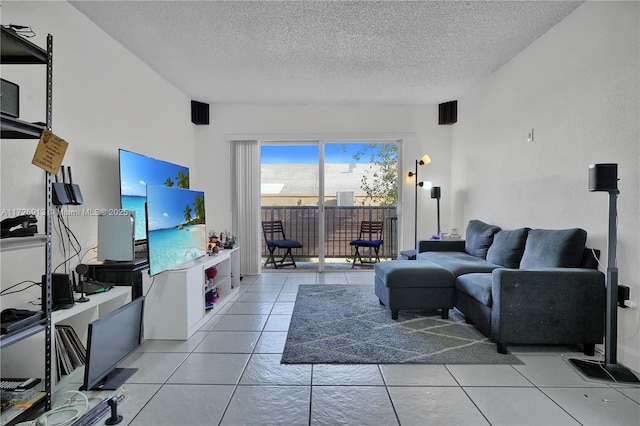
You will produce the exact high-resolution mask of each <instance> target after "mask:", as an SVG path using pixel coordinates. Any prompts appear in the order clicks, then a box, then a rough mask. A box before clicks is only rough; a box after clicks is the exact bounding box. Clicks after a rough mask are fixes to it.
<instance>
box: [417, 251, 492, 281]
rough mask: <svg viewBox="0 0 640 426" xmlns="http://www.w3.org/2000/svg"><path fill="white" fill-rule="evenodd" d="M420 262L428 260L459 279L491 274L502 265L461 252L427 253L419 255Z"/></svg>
mask: <svg viewBox="0 0 640 426" xmlns="http://www.w3.org/2000/svg"><path fill="white" fill-rule="evenodd" d="M418 260H428V261H430V262H433V263H435V264H437V265H440V266H441V267H443V268H445V269H447V270H448V271H450V272H451V273H452V274H453V275H454V276H456V277H458V276H460V275H463V274H469V273H473V272H491V271H493V270H494V269H496V268H500V265H496V264H494V263H491V262H488V261H486V260H484V259H480V258H478V257H475V256H471V255H470V254H467V253H463V252H460V251H425V252H422V253H418Z"/></svg>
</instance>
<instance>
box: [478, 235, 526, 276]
mask: <svg viewBox="0 0 640 426" xmlns="http://www.w3.org/2000/svg"><path fill="white" fill-rule="evenodd" d="M527 234H529V228H520V229H514V230H513V231H500V232H498V233H497V234H496V235H494V236H493V244H491V247H489V250H488V251H487V260H488V261H489V262H491V263H495V264H496V265H500V266H504V267H505V268H517V267H518V266H520V260H521V259H522V255H523V253H524V244H525V242H526V241H527Z"/></svg>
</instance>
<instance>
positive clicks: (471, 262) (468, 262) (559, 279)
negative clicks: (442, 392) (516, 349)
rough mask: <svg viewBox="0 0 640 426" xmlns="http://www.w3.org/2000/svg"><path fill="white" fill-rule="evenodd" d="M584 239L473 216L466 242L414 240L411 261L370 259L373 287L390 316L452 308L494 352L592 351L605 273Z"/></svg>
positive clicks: (581, 234) (575, 233) (599, 331)
mask: <svg viewBox="0 0 640 426" xmlns="http://www.w3.org/2000/svg"><path fill="white" fill-rule="evenodd" d="M586 238H587V233H586V231H584V230H582V229H579V228H574V229H564V230H546V229H529V228H521V229H516V230H502V229H501V228H500V227H498V226H495V225H489V224H487V223H484V222H481V221H479V220H472V221H470V222H469V225H468V227H467V230H466V233H465V240H457V241H437V240H427V241H420V242H419V246H418V254H417V259H416V260H395V261H391V262H383V263H380V264H377V265H376V271H375V272H376V285H375V291H376V294H377V295H378V298H379V299H380V303H381V304H384V305H386V306H387V307H389V309H391V312H392V317H393V316H395V317H396V318H397V315H398V311H399V310H403V309H433V308H440V309H442V311H443V315H442V316H443V318H446V314H445V312H448V309H449V308H451V307H455V308H457V309H458V310H459V311H460V312H462V313H463V314H464V315H465V318H466V319H467V321H468V322H470V323H473V324H474V325H475V326H476V327H477V328H478V329H479V330H480V331H482V332H483V333H484V334H486V335H487V336H489V337H491V338H492V339H493V340H494V341H495V342H496V343H497V350H498V352H500V353H506V352H507V345H508V344H582V345H583V350H584V353H585V354H587V355H593V353H594V348H595V345H596V344H599V343H602V341H603V337H604V321H605V313H604V312H605V277H604V274H603V273H602V272H600V271H598V270H597V266H598V264H597V256H598V255H599V253H598V252H597V251H596V250H591V249H589V248H586V247H585V243H586ZM442 270H444V271H442ZM434 271H439V272H440V273H439V274H438V275H437V277H435V279H433V280H432V279H431V277H430V275H431V274H433V273H434ZM445 272H448V273H449V274H448V275H449V276H450V278H447V274H446V273H445ZM434 282H436V283H437V284H434ZM434 286H436V287H437V291H438V292H439V294H438V295H437V297H436V298H435V299H432V298H431V297H430V291H432V290H433V289H432V288H431V287H434ZM443 292H445V293H446V292H449V293H446V295H445V296H443V294H445V293H443ZM434 300H435V302H434ZM434 303H435V304H434Z"/></svg>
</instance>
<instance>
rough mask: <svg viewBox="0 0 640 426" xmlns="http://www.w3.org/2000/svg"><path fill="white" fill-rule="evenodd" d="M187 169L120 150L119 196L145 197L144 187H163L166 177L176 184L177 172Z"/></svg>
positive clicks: (187, 172) (186, 168) (187, 170)
mask: <svg viewBox="0 0 640 426" xmlns="http://www.w3.org/2000/svg"><path fill="white" fill-rule="evenodd" d="M180 170H183V171H184V172H185V173H186V174H189V168H188V167H184V166H180V165H177V164H173V163H169V162H167V161H162V160H157V159H155V158H151V157H146V156H144V155H140V154H136V153H133V152H129V151H125V150H123V149H121V150H120V194H121V195H134V196H137V197H144V196H146V189H145V187H146V185H164V182H165V180H167V178H168V177H170V178H171V180H173V182H174V183H175V184H176V185H177V184H178V172H179V171H180Z"/></svg>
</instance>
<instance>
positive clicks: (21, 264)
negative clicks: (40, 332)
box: [0, 1, 197, 304]
mask: <svg viewBox="0 0 640 426" xmlns="http://www.w3.org/2000/svg"><path fill="white" fill-rule="evenodd" d="M9 23H13V24H21V25H30V26H31V27H32V28H33V30H34V31H35V32H36V33H37V36H36V37H35V38H33V39H31V41H33V42H34V43H35V44H37V45H39V46H42V47H46V36H47V33H50V34H52V35H53V131H54V133H55V134H57V135H59V136H60V137H62V138H64V139H65V140H67V142H69V147H68V150H67V153H66V155H65V158H64V162H63V164H65V165H68V166H71V167H72V168H73V178H74V183H77V184H79V185H80V188H81V190H82V193H83V196H84V199H85V202H84V204H83V205H82V206H77V207H75V206H73V207H72V206H68V207H65V210H73V211H74V212H76V213H80V216H78V217H71V218H69V222H70V225H71V228H72V230H73V232H74V233H75V234H76V236H77V237H78V240H79V241H80V244H81V245H82V248H83V250H84V249H88V248H90V247H92V246H95V245H96V243H97V235H96V234H97V216H96V215H95V212H94V210H95V209H103V208H118V207H119V206H120V201H119V179H118V148H124V149H128V150H131V151H135V152H139V153H142V154H146V155H150V156H153V157H156V158H160V159H163V160H167V161H172V162H176V163H179V164H184V165H186V166H189V167H193V166H194V164H193V163H194V157H195V155H194V126H193V125H192V124H191V122H190V100H189V99H188V98H187V97H186V96H185V95H183V94H182V93H180V92H179V91H178V90H176V89H175V88H174V87H173V86H171V85H170V84H168V83H167V82H166V81H165V80H163V79H162V78H160V77H159V76H158V75H157V74H156V73H155V72H154V71H152V70H151V69H150V68H149V67H147V66H146V65H145V64H144V63H142V62H141V61H140V60H139V59H138V58H136V57H134V56H133V55H132V54H131V53H130V52H129V51H127V50H125V49H124V48H123V47H122V46H121V45H120V44H119V43H117V42H116V41H115V40H113V39H112V38H111V37H109V36H107V35H106V34H105V33H104V32H103V31H102V30H100V29H99V28H98V27H97V26H96V25H95V24H93V23H92V22H91V21H90V20H88V19H87V18H86V17H85V16H84V15H82V14H81V13H79V12H78V11H77V10H76V9H74V8H73V7H71V6H70V5H69V4H68V3H66V2H12V1H3V2H2V24H9ZM45 75H46V74H45V67H44V66H27V67H25V66H18V65H3V66H2V77H3V78H5V79H8V80H10V81H14V82H16V83H18V84H19V85H20V90H21V99H20V101H21V105H20V112H21V114H20V117H21V118H22V119H24V120H27V121H45ZM36 145H37V141H35V140H2V144H0V153H1V155H2V158H1V161H2V181H1V198H0V202H1V207H2V209H3V212H2V219H5V218H7V217H14V216H15V214H13V213H15V212H19V211H20V209H27V208H31V209H42V208H43V207H44V171H42V170H41V169H39V168H37V167H36V166H33V165H31V158H32V157H33V153H34V151H35V148H36ZM194 183H197V182H194ZM14 209H17V210H14ZM38 226H39V231H40V232H44V218H43V217H40V223H38ZM59 241H60V239H59V238H57V237H56V238H54V245H53V247H54V253H55V255H54V266H55V265H57V264H58V263H60V261H61V259H62V254H61V253H60V251H59V250H58V242H59ZM43 254H44V250H40V249H37V250H36V249H34V250H29V251H28V252H8V253H7V252H5V253H2V271H1V273H2V288H3V289H4V288H6V287H8V286H9V285H11V284H12V283H15V282H18V281H21V280H25V279H29V280H34V281H37V282H39V281H40V275H41V274H42V271H43V265H44V256H43ZM93 256H95V252H91V253H89V254H88V255H87V256H86V257H85V259H84V260H85V261H87V260H89V259H90V258H91V257H93ZM77 263H78V260H77V259H75V260H74V261H73V262H72V265H71V266H72V267H75V265H76V264H77ZM58 272H62V271H61V270H59V271H58ZM32 290H33V291H30V292H28V293H29V294H22V295H20V296H19V297H20V298H21V299H22V298H28V299H32V298H33V297H34V296H39V290H38V289H37V288H34V289H32ZM14 297H15V296H14ZM2 303H3V304H4V303H13V302H11V301H9V300H7V299H5V298H4V297H3V300H2Z"/></svg>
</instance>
